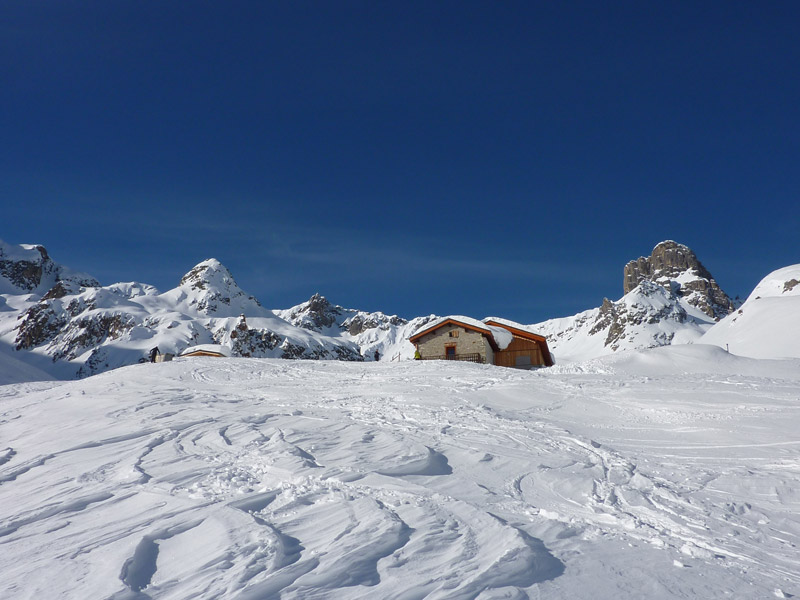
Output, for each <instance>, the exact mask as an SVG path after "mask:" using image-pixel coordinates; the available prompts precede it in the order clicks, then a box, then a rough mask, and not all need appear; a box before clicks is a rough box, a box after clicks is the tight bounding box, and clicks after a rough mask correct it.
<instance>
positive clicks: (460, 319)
mask: <svg viewBox="0 0 800 600" xmlns="http://www.w3.org/2000/svg"><path fill="white" fill-rule="evenodd" d="M445 325H457V326H459V327H463V328H464V329H471V330H472V331H477V332H478V333H480V334H482V335H485V336H486V338H487V339H488V340H489V344H490V345H491V346H492V348H493V349H495V350H497V349H498V348H497V342H496V341H495V339H494V336H493V335H492V330H491V329H490V328H489V327H488V326H487V325H485V324H484V323H483V322H482V321H479V320H478V319H473V318H472V317H465V316H463V315H450V316H448V317H440V318H438V319H436V320H435V321H431V322H430V323H427V324H426V325H424V326H423V327H422V329H419V330H418V331H417V332H416V333H415V334H414V335H412V336H411V337H409V338H408V341H410V342H411V343H414V342H415V341H417V340H418V339H420V338H421V337H422V336H423V335H426V334H428V333H431V332H432V331H435V330H436V329H439V328H440V327H444V326H445Z"/></svg>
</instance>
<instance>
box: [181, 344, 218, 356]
mask: <svg viewBox="0 0 800 600" xmlns="http://www.w3.org/2000/svg"><path fill="white" fill-rule="evenodd" d="M192 352H214V353H215V354H222V356H230V355H231V349H230V348H228V347H227V346H221V345H219V344H200V345H198V346H191V347H189V348H187V349H186V350H184V351H183V352H181V353H180V355H179V356H186V355H187V354H191V353H192Z"/></svg>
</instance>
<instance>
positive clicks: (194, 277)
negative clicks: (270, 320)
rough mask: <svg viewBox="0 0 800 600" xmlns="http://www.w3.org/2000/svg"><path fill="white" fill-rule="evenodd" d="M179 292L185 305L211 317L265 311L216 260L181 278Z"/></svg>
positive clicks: (205, 263) (198, 265) (208, 261)
mask: <svg viewBox="0 0 800 600" xmlns="http://www.w3.org/2000/svg"><path fill="white" fill-rule="evenodd" d="M178 290H180V291H181V292H182V296H183V298H182V299H183V302H185V303H186V304H187V305H188V306H190V307H191V308H194V309H195V310H197V311H198V312H200V313H203V314H206V315H209V316H219V317H223V316H231V317H232V316H238V315H240V314H243V313H246V312H249V311H251V310H260V309H261V304H260V303H259V302H258V300H256V299H255V298H254V297H253V296H251V295H249V294H247V293H246V292H245V291H244V290H242V289H241V288H240V287H239V285H238V284H237V283H236V280H235V279H234V278H233V275H231V272H230V271H229V270H228V269H227V267H225V265H223V264H222V263H221V262H219V261H218V260H217V259H216V258H209V259H207V260H204V261H203V262H201V263H199V264H197V265H195V266H194V267H193V268H192V269H191V270H190V271H189V272H188V273H186V275H184V276H183V277H182V278H181V281H180V285H179V286H178ZM168 293H169V292H168Z"/></svg>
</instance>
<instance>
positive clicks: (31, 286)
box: [0, 241, 100, 293]
mask: <svg viewBox="0 0 800 600" xmlns="http://www.w3.org/2000/svg"><path fill="white" fill-rule="evenodd" d="M60 281H67V282H73V283H75V284H77V285H79V286H84V287H95V286H99V285H100V283H99V282H98V281H97V280H96V279H95V278H93V277H90V276H88V275H86V274H84V273H77V272H75V271H72V270H71V269H68V268H66V267H64V266H63V265H59V264H57V263H55V262H53V260H52V259H51V258H50V256H49V255H48V253H47V250H45V248H44V246H39V245H30V244H25V245H21V246H12V245H10V244H6V243H5V242H3V241H0V282H2V283H4V284H5V285H0V293H7V292H12V291H15V292H18V293H22V292H39V293H45V292H47V291H48V290H50V288H52V287H53V286H54V285H55V284H56V283H58V282H60ZM14 288H16V289H14Z"/></svg>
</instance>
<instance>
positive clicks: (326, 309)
mask: <svg viewBox="0 0 800 600" xmlns="http://www.w3.org/2000/svg"><path fill="white" fill-rule="evenodd" d="M342 310H343V309H342V307H341V306H335V305H333V304H331V303H330V302H329V301H328V299H327V298H325V296H322V295H321V294H314V295H313V296H311V298H309V300H308V302H304V303H303V304H300V305H299V306H296V307H295V308H294V309H292V312H291V315H290V316H289V317H290V318H289V319H288V320H289V322H290V323H292V324H294V325H295V326H297V327H302V328H303V329H309V330H311V331H322V329H323V328H325V327H333V326H334V325H335V324H336V323H337V322H338V317H340V316H341V315H342Z"/></svg>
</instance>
